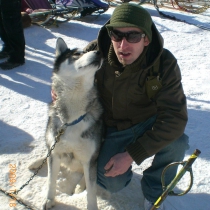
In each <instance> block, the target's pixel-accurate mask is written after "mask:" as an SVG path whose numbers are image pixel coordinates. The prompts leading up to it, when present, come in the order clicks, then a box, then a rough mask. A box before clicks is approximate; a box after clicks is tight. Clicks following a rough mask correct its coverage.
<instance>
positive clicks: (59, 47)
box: [55, 37, 68, 57]
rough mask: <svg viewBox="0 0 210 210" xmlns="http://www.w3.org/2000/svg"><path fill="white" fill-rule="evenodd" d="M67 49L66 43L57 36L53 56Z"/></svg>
mask: <svg viewBox="0 0 210 210" xmlns="http://www.w3.org/2000/svg"><path fill="white" fill-rule="evenodd" d="M67 49H68V47H67V45H66V43H65V42H64V40H63V39H62V38H60V37H59V38H58V39H57V42H56V51H55V56H56V57H58V56H59V55H60V54H61V53H63V52H65V51H66V50H67Z"/></svg>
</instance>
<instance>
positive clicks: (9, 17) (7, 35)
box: [0, 0, 25, 70]
mask: <svg viewBox="0 0 210 210" xmlns="http://www.w3.org/2000/svg"><path fill="white" fill-rule="evenodd" d="M0 38H1V40H2V41H3V47H2V50H1V51H0V59H4V58H8V59H7V60H6V61H5V62H2V63H0V68H1V69H2V70H9V69H13V68H15V67H17V66H20V65H23V64H24V63H25V58H24V56H25V38H24V33H23V27H22V20H21V1H20V0H9V1H8V0H0Z"/></svg>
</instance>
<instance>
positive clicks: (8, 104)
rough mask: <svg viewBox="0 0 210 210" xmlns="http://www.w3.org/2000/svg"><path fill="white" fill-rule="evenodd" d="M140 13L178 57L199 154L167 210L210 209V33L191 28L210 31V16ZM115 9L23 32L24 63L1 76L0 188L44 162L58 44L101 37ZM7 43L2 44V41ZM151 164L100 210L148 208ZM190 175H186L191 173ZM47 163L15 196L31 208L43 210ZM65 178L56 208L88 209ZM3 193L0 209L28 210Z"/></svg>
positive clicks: (189, 128) (194, 144) (190, 133)
mask: <svg viewBox="0 0 210 210" xmlns="http://www.w3.org/2000/svg"><path fill="white" fill-rule="evenodd" d="M143 7H145V8H147V10H148V11H149V12H150V14H151V15H152V19H153V21H154V22H155V24H156V26H157V28H158V29H159V31H160V33H161V34H162V36H163V37H164V40H165V42H164V46H165V48H167V49H169V50H170V51H171V52H172V53H173V54H174V55H175V56H176V58H177V59H178V64H179V66H180V69H181V73H182V82H183V87H184V91H185V94H186V97H187V104H188V113H189V121H188V124H187V127H186V131H185V132H186V134H187V135H188V136H189V137H190V149H189V150H188V151H187V152H186V156H185V160H187V159H188V158H189V156H190V155H191V154H192V153H193V151H194V150H195V149H200V150H201V155H200V156H199V157H198V158H197V159H196V161H195V162H194V164H193V165H192V170H193V175H194V183H193V186H192V189H191V190H190V192H189V193H188V194H186V195H184V196H181V197H171V196H170V197H167V198H166V200H165V202H164V203H165V205H166V207H167V209H168V210H192V209H193V210H208V209H210V204H209V201H210V176H209V168H210V166H209V165H210V152H209V151H210V144H209V139H210V128H209V122H210V59H209V56H210V51H209V49H210V41H209V40H210V31H208V30H202V29H200V28H198V27H196V26H194V25H193V24H198V25H203V26H206V27H210V24H209V23H210V15H209V14H210V11H209V10H208V11H207V12H205V13H203V14H202V15H201V14H191V13H187V12H181V11H178V10H172V9H168V8H164V7H161V8H160V10H161V11H162V12H165V13H166V14H168V15H173V16H176V17H177V18H179V19H182V20H185V21H187V22H189V23H191V24H187V23H184V22H176V21H173V20H170V19H165V18H162V17H160V15H159V14H158V13H157V11H156V10H155V8H154V7H153V6H152V5H149V4H144V5H143ZM112 12H113V8H110V9H109V10H108V11H107V12H106V13H104V14H102V15H100V16H87V17H85V18H83V19H80V20H72V21H70V22H67V23H63V24H60V25H59V27H58V28H56V27H52V28H50V29H46V28H42V27H39V26H36V25H32V26H31V27H29V28H26V29H24V33H25V39H26V63H25V65H23V66H21V67H18V68H16V69H13V70H11V71H2V70H0V98H1V100H0V171H1V173H0V188H2V189H5V190H7V191H10V190H13V189H19V188H20V187H21V186H22V185H23V184H25V183H26V181H28V180H29V179H30V177H31V176H32V175H33V171H32V170H29V169H28V166H29V165H30V164H31V163H33V162H34V161H36V160H37V159H39V158H41V157H46V154H47V150H46V147H45V140H44V134H45V128H46V123H47V118H48V116H47V110H48V103H49V102H50V101H51V95H50V85H51V74H52V66H53V61H54V52H55V42H56V39H57V37H62V38H63V39H64V40H65V41H66V43H67V44H68V46H69V47H70V48H74V47H79V48H83V47H85V46H86V44H88V42H89V41H91V40H93V39H95V38H96V37H97V34H98V31H99V29H100V27H101V26H102V25H103V24H104V23H105V22H106V21H107V20H108V19H109V18H110V15H111V14H112ZM0 43H2V42H0ZM151 161H152V158H149V159H147V160H145V161H144V162H143V163H142V164H141V165H140V166H137V165H136V164H133V171H134V177H133V179H132V181H131V183H130V184H129V185H128V186H127V187H126V188H124V189H123V190H122V191H120V192H118V193H116V194H112V195H111V196H110V197H109V196H108V195H107V194H106V193H105V192H103V191H102V190H99V194H100V193H101V197H98V206H99V209H100V210H101V209H103V210H128V209H130V210H143V200H144V197H143V194H142V191H141V184H140V180H141V177H142V172H143V170H144V169H146V168H147V167H148V166H149V164H150V163H151ZM12 166H13V167H15V168H16V171H14V173H13V174H15V176H16V177H15V181H16V182H14V185H15V186H11V185H10V184H11V183H10V182H9V181H11V179H10V180H9V175H11V170H10V169H11V167H12ZM188 174H189V173H188ZM46 179H47V167H46V165H44V166H43V168H42V169H41V170H40V172H39V173H38V174H37V175H36V176H35V177H34V179H33V180H32V181H30V182H29V184H28V185H27V186H25V187H24V188H23V189H22V190H21V191H20V192H19V193H18V196H19V197H20V198H21V199H22V200H23V201H24V202H25V203H26V204H28V205H30V206H31V207H33V209H41V205H42V202H43V199H44V197H45V196H46ZM188 181H189V175H186V176H184V177H183V179H182V184H181V185H182V186H185V185H186V183H187V182H188ZM62 182H63V180H62V177H60V179H59V185H60V188H59V189H58V190H57V195H56V206H55V207H54V208H53V209H54V210H67V209H68V210H69V209H71V210H77V209H86V191H84V192H82V193H80V194H74V195H73V196H69V195H67V194H65V193H64V192H62V191H64V190H65V187H63V188H62V186H64V184H63V185H62ZM12 202H14V201H11V200H10V199H9V198H8V197H7V196H5V195H4V194H3V193H1V192H0V209H2V210H13V209H18V210H22V209H26V208H25V207H24V206H22V205H20V204H18V203H17V202H16V204H17V205H16V207H15V208H14V207H10V206H9V204H11V203H12Z"/></svg>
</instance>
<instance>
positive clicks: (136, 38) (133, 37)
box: [109, 30, 145, 43]
mask: <svg viewBox="0 0 210 210" xmlns="http://www.w3.org/2000/svg"><path fill="white" fill-rule="evenodd" d="M109 37H110V38H111V40H112V41H115V42H120V41H122V39H123V38H124V37H125V39H126V40H127V41H128V42H130V43H137V42H140V41H141V38H144V37H145V34H144V33H141V32H137V31H130V32H127V33H122V32H120V31H117V30H111V31H109Z"/></svg>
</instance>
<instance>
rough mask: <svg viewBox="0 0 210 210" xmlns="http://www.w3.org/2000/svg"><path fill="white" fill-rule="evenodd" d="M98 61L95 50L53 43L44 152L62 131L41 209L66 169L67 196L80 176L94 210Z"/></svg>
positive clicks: (98, 122)
mask: <svg viewBox="0 0 210 210" xmlns="http://www.w3.org/2000/svg"><path fill="white" fill-rule="evenodd" d="M101 63H102V58H101V56H100V53H99V52H98V51H91V52H87V53H82V52H81V51H78V50H77V49H74V50H70V49H68V47H67V45H66V43H65V42H64V41H63V39H61V38H58V40H57V43H56V60H55V64H54V71H53V76H52V89H53V90H54V92H55V93H56V95H57V99H56V101H54V102H53V103H51V104H50V106H49V120H48V125H47V130H46V142H47V146H48V149H50V148H51V146H52V145H53V144H54V142H55V136H56V135H57V131H58V130H59V129H60V128H61V126H62V125H64V124H66V123H67V124H71V123H72V122H75V121H77V119H79V118H82V120H81V121H79V122H77V123H76V124H74V125H69V126H64V127H66V130H65V132H64V134H63V135H61V136H60V141H59V142H58V143H57V144H56V146H55V148H54V150H53V151H52V154H51V155H50V157H49V160H48V187H47V198H46V200H45V202H44V205H43V209H45V210H46V209H50V208H51V207H52V206H54V205H55V201H54V199H55V192H56V180H57V176H58V173H59V171H60V166H64V167H66V169H67V170H69V177H68V181H69V186H68V188H69V193H70V194H73V193H74V190H75V187H76V185H77V184H78V182H79V181H80V180H81V178H82V176H83V173H84V178H85V183H86V189H87V208H88V210H97V209H98V207H97V199H96V160H97V156H98V153H99V148H100V144H101V139H102V119H101V115H102V107H101V104H100V103H99V100H98V96H97V90H96V87H95V86H94V75H95V72H96V71H97V70H98V69H99V68H100V66H101Z"/></svg>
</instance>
